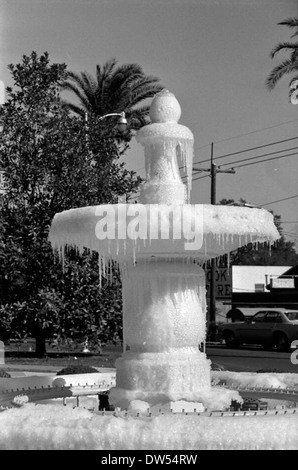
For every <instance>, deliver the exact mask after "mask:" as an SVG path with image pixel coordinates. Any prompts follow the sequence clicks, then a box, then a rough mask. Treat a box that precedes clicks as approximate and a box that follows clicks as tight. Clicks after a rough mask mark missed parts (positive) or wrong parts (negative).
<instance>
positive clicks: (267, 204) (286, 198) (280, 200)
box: [258, 194, 298, 207]
mask: <svg viewBox="0 0 298 470" xmlns="http://www.w3.org/2000/svg"><path fill="white" fill-rule="evenodd" d="M295 197H298V194H295V195H294V196H290V197H285V198H284V199H278V200H277V201H272V202H266V204H260V205H259V206H258V207H264V206H270V204H275V203H276V202H282V201H288V200H289V199H294V198H295Z"/></svg>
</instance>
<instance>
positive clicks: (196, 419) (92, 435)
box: [0, 371, 298, 450]
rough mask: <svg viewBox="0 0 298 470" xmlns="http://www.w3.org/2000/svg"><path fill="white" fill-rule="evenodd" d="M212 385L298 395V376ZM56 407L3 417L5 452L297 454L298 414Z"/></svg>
mask: <svg viewBox="0 0 298 470" xmlns="http://www.w3.org/2000/svg"><path fill="white" fill-rule="evenodd" d="M1 380H6V379H1ZM212 380H213V382H216V383H220V382H221V383H222V382H225V383H227V384H234V385H236V384H237V385H238V386H239V385H240V386H249V387H250V386H251V387H254V386H258V387H271V386H272V387H279V386H280V387H281V388H285V387H295V388H296V389H297V390H298V374H290V373H286V374H275V373H264V374H260V373H247V372H226V371H213V372H212ZM85 400H86V399H85ZM92 400H93V399H92V398H89V402H88V401H87V402H86V406H90V405H92V403H93V402H92ZM57 402H58V401H57ZM54 403H55V402H53V401H52V402H50V404H37V405H34V404H31V403H28V404H25V405H24V406H23V407H21V408H13V409H9V410H5V411H3V412H1V413H0V449H1V450H16V449H18V450H23V449H24V450H25V449H32V450H37V449H42V450H47V449H49V450H54V449H60V450H70V449H78V450H83V449H87V450H93V449H94V450H116V449H120V450H129V449H137V450H142V449H147V450H148V449H151V450H162V449H163V450H171V449H172V450H201V449H202V450H203V449H204V450H207V449H212V450H218V449H225V450H228V449H233V450H234V449H239V450H244V449H249V450H255V449H262V450H263V449H266V450H267V449H280V450H290V449H293V450H298V417H297V415H296V414H283V413H282V412H281V413H280V414H277V415H270V414H268V415H266V416H246V417H244V416H235V417H231V416H230V417H216V416H213V417H208V416H197V415H192V414H189V415H175V414H165V415H160V416H154V417H152V418H148V417H143V418H134V417H132V416H125V415H124V414H122V413H118V415H117V416H113V415H106V416H101V415H98V414H94V413H92V412H90V411H88V409H85V408H83V407H79V408H73V407H72V406H61V401H60V404H59V405H57V404H54ZM87 403H88V404H87ZM83 406H84V405H83Z"/></svg>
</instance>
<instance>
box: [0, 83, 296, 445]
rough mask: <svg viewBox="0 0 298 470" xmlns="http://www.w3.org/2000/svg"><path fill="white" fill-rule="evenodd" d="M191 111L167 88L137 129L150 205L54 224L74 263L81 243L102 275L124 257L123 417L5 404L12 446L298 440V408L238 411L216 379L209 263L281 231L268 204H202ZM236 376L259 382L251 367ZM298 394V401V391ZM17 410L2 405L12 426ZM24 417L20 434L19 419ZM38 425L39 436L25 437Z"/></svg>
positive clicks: (234, 396) (101, 210)
mask: <svg viewBox="0 0 298 470" xmlns="http://www.w3.org/2000/svg"><path fill="white" fill-rule="evenodd" d="M180 114H181V109H180V105H179V103H178V101H177V100H176V98H175V96H174V95H173V94H172V93H170V92H169V91H167V90H163V91H162V92H161V93H159V94H157V95H156V96H155V98H154V99H153V101H152V104H151V108H150V118H151V124H149V125H147V126H145V127H143V128H142V129H141V130H140V131H139V132H138V133H137V135H136V139H137V141H138V142H139V143H140V144H142V145H143V146H144V149H145V163H146V181H145V183H144V184H143V186H142V188H141V194H140V200H139V203H138V204H123V203H119V204H115V205H101V206H95V207H84V208H77V209H71V210H68V211H65V212H62V213H59V214H56V216H55V218H54V220H53V223H52V226H51V230H50V241H51V243H52V246H53V248H54V249H55V250H58V251H59V253H60V256H61V259H62V263H63V258H64V254H65V250H66V249H67V246H73V247H76V248H77V249H78V250H80V251H83V250H85V249H86V248H87V249H89V250H92V251H93V250H94V251H96V252H98V254H99V264H100V278H101V276H106V277H108V276H109V275H110V271H111V269H112V267H113V263H114V262H115V261H116V262H117V263H118V264H119V266H120V271H121V277H122V286H123V343H124V350H123V354H122V356H121V357H120V358H119V359H118V360H117V361H116V384H115V386H114V387H113V388H112V389H111V390H110V403H111V404H113V405H114V406H115V407H116V410H115V413H114V415H108V414H106V415H104V416H101V415H100V416H99V415H98V414H96V413H93V414H92V413H90V412H89V411H87V410H84V409H80V408H77V409H75V410H72V409H69V408H68V409H67V410H66V408H67V407H66V408H65V407H62V408H61V406H60V408H59V411H57V406H55V405H49V404H48V405H45V406H43V407H42V406H41V407H39V408H38V407H35V408H32V405H31V408H28V406H30V404H28V405H26V406H25V407H24V408H25V409H26V408H27V410H28V412H27V414H26V412H24V410H21V409H17V410H9V411H7V412H5V413H7V414H6V416H7V417H8V418H7V419H6V420H5V418H4V419H3V422H4V423H5V426H6V429H8V430H9V431H7V433H8V434H7V440H8V442H10V444H7V447H5V448H24V446H25V448H43V447H42V446H43V445H44V446H45V448H51V449H55V448H58V449H59V448H60V449H61V448H63V449H65V448H79V449H105V450H106V449H110V450H113V449H228V448H229V449H235V448H236V449H237V448H238V449H243V448H247V449H249V448H296V447H295V446H296V443H297V442H298V440H297V439H296V437H295V436H297V435H298V429H297V417H296V416H295V415H294V412H295V411H296V409H295V410H294V411H293V413H291V416H289V414H288V415H287V416H285V415H282V416H276V413H275V412H274V413H272V414H271V415H270V413H269V414H268V416H267V412H264V413H263V414H265V415H266V416H264V415H263V416H261V417H257V416H251V419H247V418H244V417H243V414H242V416H240V415H238V417H236V418H235V417H233V416H234V415H235V413H229V412H227V413H226V414H225V410H228V409H229V407H230V405H231V402H232V400H234V401H236V402H237V401H238V402H241V400H242V396H241V395H240V394H239V387H237V386H236V387H235V386H233V385H232V384H231V383H230V382H229V381H228V382H227V384H228V385H231V386H226V387H217V386H214V384H212V383H211V373H212V371H211V364H210V361H209V360H208V359H207V357H206V354H205V353H204V352H202V351H201V350H200V348H199V346H200V345H201V344H202V343H204V341H205V336H206V289H205V274H204V269H203V268H202V265H203V264H204V263H206V262H208V261H209V260H210V259H212V258H217V257H220V256H221V255H223V254H226V253H229V252H230V251H232V250H235V249H237V248H239V247H240V246H243V245H245V244H247V243H250V242H251V243H255V244H258V243H268V245H269V246H270V245H271V244H272V243H273V242H274V241H275V240H276V239H278V238H279V234H278V231H277V230H276V227H275V225H274V223H273V216H272V214H270V213H269V212H267V211H266V210H264V209H256V208H243V207H229V206H219V205H209V204H190V202H189V201H190V190H191V173H192V160H193V141H194V139H193V134H192V132H191V131H190V130H189V129H188V128H187V127H185V126H183V125H180V124H178V121H179V118H180ZM180 161H182V162H183V165H184V167H185V170H186V175H187V184H186V185H184V184H183V183H182V180H181V177H180V173H179V167H178V163H179V162H180ZM218 374H219V375H218V378H217V379H218V380H217V382H219V383H220V382H222V376H221V375H220V374H221V373H220V372H219V373H218ZM240 375H241V374H240ZM290 375H291V374H290ZM292 375H294V376H296V374H292ZM286 379H287V380H288V382H287V383H288V384H289V385H290V386H292V385H295V386H296V385H298V381H297V380H296V378H294V379H293V378H292V377H287V378H286ZM252 380H253V381H254V383H255V384H257V385H259V384H261V385H262V386H265V387H266V386H269V385H268V384H270V383H271V384H274V387H277V386H278V384H279V383H281V382H278V378H270V380H271V382H270V381H268V377H264V378H263V382H262V378H260V376H259V377H257V378H256V377H253V378H252ZM272 380H273V382H272ZM233 381H234V384H235V383H236V385H237V381H238V384H240V385H241V384H242V385H243V383H244V384H247V383H249V380H248V379H247V377H246V376H245V377H242V378H241V380H240V379H239V374H238V377H236V378H233ZM266 381H267V382H266ZM242 388H244V389H245V385H244V386H243V387H242ZM61 390H62V391H61V392H60V390H58V392H57V394H58V395H57V396H59V393H62V392H63V390H64V389H63V388H62V389H61ZM50 391H51V393H53V389H52V388H50ZM254 391H257V389H254V390H253V391H252V392H251V393H253V392H254ZM66 392H67V393H69V394H70V395H71V394H72V393H73V391H71V389H67V390H66ZM76 393H83V392H82V390H80V391H79V392H78V391H76ZM84 393H85V394H86V393H87V392H86V391H85V392H84ZM244 393H245V390H244ZM263 393H265V392H263ZM266 393H267V394H268V393H269V392H268V390H267V391H266ZM289 393H291V394H292V395H291V397H292V401H293V399H297V393H296V392H292V391H291V392H289ZM293 393H294V394H295V397H293ZM30 394H31V395H34V394H32V393H31V392H29V395H30ZM41 395H42V394H41ZM7 396H8V395H7ZM61 396H66V395H65V394H64V395H61ZM276 396H277V395H276ZM29 401H30V400H29ZM32 401H34V397H33V399H32ZM35 401H36V399H35ZM0 404H1V396H0ZM125 410H126V411H125ZM160 410H161V412H162V413H163V414H159V412H160ZM214 410H215V411H214ZM171 411H172V413H171ZM185 412H190V414H189V415H186V414H185ZM5 413H1V414H0V423H1V419H2V416H3V415H5ZM9 413H10V414H9ZM236 415H237V413H236ZM137 416H138V417H137ZM211 416H213V417H212V418H211ZM223 416H225V417H223ZM19 423H20V426H18V431H17V432H16V431H15V429H14V425H15V424H19ZM35 423H37V425H36V424H35ZM33 428H34V430H35V429H36V431H33ZM26 429H28V433H29V434H30V438H25V437H24V436H25V433H26ZM272 429H276V432H275V433H274V435H270V433H272ZM56 431H57V432H56ZM32 432H35V434H36V435H35V434H34V437H32ZM3 433H4V431H3ZM57 436H58V437H57ZM268 436H269V438H268ZM22 439H23V440H22ZM24 440H25V441H26V445H25V444H24ZM2 442H6V441H5V437H2V435H1V429H0V448H1V445H2V444H1V443H2ZM20 442H21V444H20ZM31 442H33V443H32V444H31ZM4 446H5V444H4ZM9 446H10V447H9Z"/></svg>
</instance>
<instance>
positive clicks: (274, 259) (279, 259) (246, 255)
mask: <svg viewBox="0 0 298 470" xmlns="http://www.w3.org/2000/svg"><path fill="white" fill-rule="evenodd" d="M220 204H229V205H236V206H237V205H238V206H245V205H246V201H245V200H244V199H240V201H239V203H235V201H234V200H233V199H222V200H221V201H220ZM272 214H273V212H272ZM273 216H274V223H275V225H276V228H277V230H278V231H279V233H280V235H281V238H280V239H279V240H277V241H276V242H275V243H274V245H273V246H272V247H269V246H268V245H267V244H265V245H262V244H260V245H258V244H257V245H255V244H253V243H248V244H247V245H245V246H243V247H241V248H239V249H238V250H236V251H234V252H232V253H231V254H230V263H231V264H232V265H243V266H246V265H258V266H295V265H297V264H298V253H297V251H296V249H295V244H294V243H293V242H291V241H286V240H285V237H284V236H283V234H282V226H281V225H282V221H281V216H280V215H276V214H273Z"/></svg>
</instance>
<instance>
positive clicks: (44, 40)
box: [0, 0, 298, 246]
mask: <svg viewBox="0 0 298 470" xmlns="http://www.w3.org/2000/svg"><path fill="white" fill-rule="evenodd" d="M297 15H298V0H0V80H2V81H3V82H4V83H5V86H9V85H12V81H11V76H10V72H9V71H8V69H7V65H8V64H10V63H13V64H17V63H20V62H21V61H22V56H23V55H24V54H25V55H30V53H31V52H32V51H33V50H34V51H36V52H37V53H38V54H42V53H43V52H45V51H47V52H49V54H50V59H51V62H58V63H61V62H63V63H66V64H67V66H68V69H69V70H72V71H74V72H77V73H79V72H83V71H87V72H89V73H91V74H93V75H95V67H96V65H97V64H100V65H103V64H104V63H105V62H106V61H107V60H109V59H111V58H113V57H115V58H116V59H117V61H118V64H119V65H122V64H126V63H138V64H139V65H141V66H142V68H143V70H144V72H145V73H146V74H148V75H154V76H156V77H158V78H159V80H160V83H161V84H162V85H163V86H164V87H165V88H167V89H169V90H170V91H171V92H173V93H174V94H175V96H176V98H177V99H178V101H179V103H180V105H181V109H182V115H181V118H180V121H179V123H180V124H182V125H185V126H187V127H188V128H189V129H190V130H191V131H192V132H193V134H194V139H195V140H194V163H196V165H195V166H196V167H199V168H204V169H208V168H210V155H211V143H213V152H214V154H213V156H214V162H215V163H216V164H217V165H218V166H220V165H221V166H222V168H221V169H222V170H227V169H229V168H231V167H234V168H235V173H217V176H216V201H217V202H219V201H220V200H221V199H223V198H229V199H234V200H235V201H238V200H239V199H240V198H243V199H245V200H246V201H247V202H248V203H250V204H253V205H256V206H262V207H264V208H265V209H268V210H272V211H274V213H275V214H278V215H280V216H281V218H282V222H283V225H282V227H283V230H284V233H285V235H286V237H287V238H288V239H291V240H292V241H295V242H296V243H297V246H298V185H297V179H298V178H297V175H298V158H297V157H298V153H297V148H298V105H293V104H292V103H290V101H289V97H288V91H289V89H288V85H289V81H290V78H291V77H290V76H287V77H284V78H283V79H282V80H281V81H280V82H279V83H278V84H277V86H276V88H275V89H274V90H273V91H270V92H269V91H268V89H267V88H266V86H265V80H266V78H267V76H268V75H269V73H270V72H271V70H272V69H273V67H275V66H276V65H278V64H279V63H280V62H281V61H283V60H285V59H286V58H287V54H285V53H280V54H278V55H277V57H276V58H275V59H271V58H270V51H271V50H272V49H273V47H275V46H276V45H277V44H278V43H280V42H284V41H293V39H291V34H292V33H293V31H291V30H290V29H289V28H288V27H286V26H281V25H278V23H279V22H280V21H282V20H284V19H285V18H289V17H297ZM256 147H258V148H256ZM249 149H251V150H249ZM227 154H232V155H229V156H227ZM258 156H263V157H262V158H259V159H258V158H255V157H258ZM277 157H278V158H277ZM280 157H282V158H280ZM249 159H250V160H249ZM269 159H270V160H269ZM125 160H126V163H127V168H128V169H133V170H136V171H137V173H138V174H140V175H141V176H145V172H144V163H145V162H144V153H143V147H142V146H141V145H140V144H138V143H137V142H136V141H135V139H134V140H133V141H132V142H131V149H130V150H129V151H128V152H127V155H126V157H125ZM261 160H267V162H265V163H260V161H261ZM240 165H242V166H240ZM237 166H238V168H237ZM210 182H211V181H210V177H209V173H208V172H202V173H197V174H196V175H194V181H193V189H192V193H191V202H192V203H196V204H199V203H210V192H211V188H210V186H211V185H210Z"/></svg>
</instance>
